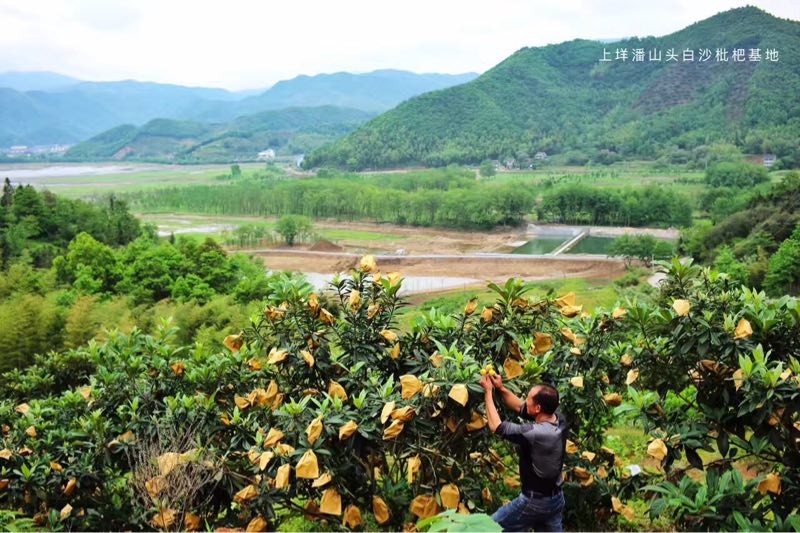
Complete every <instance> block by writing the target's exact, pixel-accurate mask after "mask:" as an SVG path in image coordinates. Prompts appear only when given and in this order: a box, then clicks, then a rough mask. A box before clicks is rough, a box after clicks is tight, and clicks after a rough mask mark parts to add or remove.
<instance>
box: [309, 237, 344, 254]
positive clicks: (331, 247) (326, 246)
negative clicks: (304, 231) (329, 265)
mask: <svg viewBox="0 0 800 533" xmlns="http://www.w3.org/2000/svg"><path fill="white" fill-rule="evenodd" d="M309 250H310V251H312V252H341V251H342V250H344V248H342V247H341V246H339V245H337V244H333V243H332V242H331V241H329V240H327V239H320V240H318V241H317V242H315V243H314V244H312V245H311V247H310V248H309Z"/></svg>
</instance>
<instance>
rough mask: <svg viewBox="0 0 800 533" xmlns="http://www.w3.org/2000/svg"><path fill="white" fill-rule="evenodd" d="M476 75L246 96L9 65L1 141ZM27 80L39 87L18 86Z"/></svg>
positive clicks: (386, 104) (410, 91) (368, 102)
mask: <svg viewBox="0 0 800 533" xmlns="http://www.w3.org/2000/svg"><path fill="white" fill-rule="evenodd" d="M476 76H477V74H463V75H450V74H415V73H411V72H405V71H375V72H370V73H366V74H349V73H337V74H320V75H316V76H298V77H297V78H294V79H292V80H286V81H281V82H278V83H277V84H275V85H274V86H273V87H271V88H270V89H268V90H266V91H263V92H261V93H260V94H258V95H254V96H248V94H249V93H250V91H247V92H243V93H234V92H231V91H227V90H224V89H214V88H204V87H184V86H180V85H170V84H161V83H151V82H140V81H134V80H126V81H117V82H85V81H80V80H75V79H74V78H70V77H67V76H62V75H59V74H55V73H48V72H39V73H36V72H29V73H21V72H11V73H5V74H0V147H3V146H10V145H12V144H27V145H36V144H56V143H62V144H63V143H75V142H78V141H81V140H84V139H87V138H89V137H91V136H94V135H97V134H98V133H100V132H103V131H105V130H107V129H109V128H113V127H116V126H119V125H122V124H132V125H135V126H139V125H143V124H145V123H146V122H148V121H150V120H153V119H155V118H167V119H175V120H197V121H204V122H220V123H222V122H228V121H230V120H233V119H234V118H236V117H238V116H242V115H249V114H253V113H258V112H260V111H266V110H273V109H281V108H287V107H319V106H334V107H348V108H353V109H361V110H365V111H370V112H378V111H385V110H386V109H389V108H391V107H393V106H394V105H396V104H398V103H400V102H401V101H403V100H405V99H407V98H409V97H411V96H415V95H417V94H421V93H423V92H426V91H429V90H435V89H440V88H442V87H449V86H452V85H456V84H459V83H463V82H465V81H468V80H469V79H473V78H474V77H476ZM3 83H5V84H6V85H9V86H10V87H4V86H3ZM28 87H33V88H35V90H20V89H21V88H28Z"/></svg>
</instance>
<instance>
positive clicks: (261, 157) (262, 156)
mask: <svg viewBox="0 0 800 533" xmlns="http://www.w3.org/2000/svg"><path fill="white" fill-rule="evenodd" d="M256 159H257V160H258V161H274V160H275V150H273V149H272V148H267V149H266V150H264V151H263V152H258V157H257V158H256Z"/></svg>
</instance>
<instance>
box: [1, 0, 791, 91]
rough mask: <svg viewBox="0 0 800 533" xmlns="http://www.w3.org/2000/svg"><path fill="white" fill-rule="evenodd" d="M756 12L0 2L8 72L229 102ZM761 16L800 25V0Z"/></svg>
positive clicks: (379, 0) (677, 6)
mask: <svg viewBox="0 0 800 533" xmlns="http://www.w3.org/2000/svg"><path fill="white" fill-rule="evenodd" d="M747 3H748V2H745V1H742V2H737V1H730V0H727V1H726V0H656V1H647V0H639V1H628V0H546V1H545V0H529V1H524V0H495V1H492V2H490V1H488V0H484V1H476V0H402V1H397V0H395V1H389V0H335V1H334V0H288V1H287V0H283V1H266V0H261V1H257V0H217V1H215V2H205V1H197V0H192V1H189V0H131V1H118V0H63V1H58V0H0V72H2V71H8V70H50V71H55V72H60V73H63V74H68V75H71V76H75V77H78V78H81V79H87V80H118V79H138V80H147V81H158V82H164V83H177V84H181V85H198V86H209V87H224V88H227V89H233V90H238V89H246V88H263V87H268V86H269V85H271V84H273V83H275V82H276V81H279V80H282V79H288V78H292V77H294V76H296V75H299V74H318V73H323V72H338V71H349V72H368V71H370V70H375V69H383V68H395V69H404V70H411V71H415V72H445V73H461V72H469V71H474V72H483V71H485V70H487V69H488V68H490V67H492V66H493V65H495V64H497V63H498V62H500V61H501V60H502V59H504V58H505V57H507V56H508V55H510V54H512V53H513V52H514V51H516V50H518V49H520V48H522V47H524V46H540V45H545V44H550V43H558V42H562V41H566V40H570V39H574V38H577V37H581V38H587V39H605V38H617V37H627V36H632V35H639V36H645V35H656V36H658V35H665V34H668V33H672V32H673V31H676V30H679V29H681V28H683V27H685V26H687V25H689V24H691V23H693V22H696V21H698V20H702V19H704V18H707V17H709V16H711V15H714V14H715V13H717V12H719V11H724V10H727V9H730V8H732V7H737V6H741V5H746V4H747ZM750 3H751V4H752V3H753V2H752V1H751V2H750ZM755 5H757V6H758V7H760V8H762V9H765V10H766V11H768V12H770V13H772V14H773V15H776V16H779V17H784V18H791V19H795V20H800V1H798V0H758V1H757V2H756V3H755ZM709 46H713V44H711V45H709Z"/></svg>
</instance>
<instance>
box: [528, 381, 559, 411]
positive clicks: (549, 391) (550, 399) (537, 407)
mask: <svg viewBox="0 0 800 533" xmlns="http://www.w3.org/2000/svg"><path fill="white" fill-rule="evenodd" d="M525 407H526V409H527V411H528V416H530V417H535V416H536V415H538V414H540V413H543V414H546V415H552V414H553V413H555V412H556V409H557V408H558V391H557V390H556V389H555V388H553V387H551V386H550V385H545V384H539V385H534V386H533V388H531V390H530V392H529V393H528V397H527V398H525Z"/></svg>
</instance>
